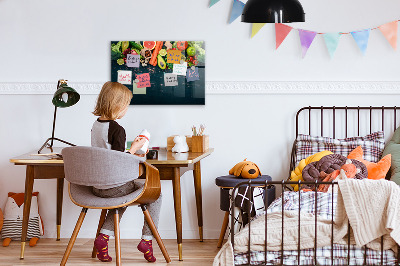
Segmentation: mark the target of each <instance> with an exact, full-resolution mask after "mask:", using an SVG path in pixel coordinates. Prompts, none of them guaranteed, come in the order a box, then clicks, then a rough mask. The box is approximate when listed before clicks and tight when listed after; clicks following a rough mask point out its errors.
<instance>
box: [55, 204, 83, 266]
mask: <svg viewBox="0 0 400 266" xmlns="http://www.w3.org/2000/svg"><path fill="white" fill-rule="evenodd" d="M86 212H87V208H82V211H81V214H80V215H79V218H78V221H77V222H76V225H75V229H74V232H72V236H71V239H70V240H69V243H68V246H67V249H66V250H65V253H64V256H63V258H62V260H61V263H60V265H61V266H64V265H65V264H66V263H67V260H68V257H69V254H70V253H71V250H72V247H73V246H74V243H75V240H76V237H77V236H78V233H79V230H80V229H81V226H82V223H83V220H84V219H85V216H86Z"/></svg>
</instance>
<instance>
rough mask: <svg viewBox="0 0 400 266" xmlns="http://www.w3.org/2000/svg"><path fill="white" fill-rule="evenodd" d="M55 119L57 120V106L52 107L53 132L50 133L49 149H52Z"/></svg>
mask: <svg viewBox="0 0 400 266" xmlns="http://www.w3.org/2000/svg"><path fill="white" fill-rule="evenodd" d="M56 118H57V106H54V117H53V131H52V132H51V144H50V148H52V147H53V140H54V131H55V129H56Z"/></svg>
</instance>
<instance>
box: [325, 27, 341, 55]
mask: <svg viewBox="0 0 400 266" xmlns="http://www.w3.org/2000/svg"><path fill="white" fill-rule="evenodd" d="M323 36H324V40H325V44H326V48H328V52H329V55H330V56H331V58H332V57H333V54H334V53H335V51H336V48H337V47H338V44H339V39H340V36H342V34H340V33H339V32H334V33H325V34H324V35H323Z"/></svg>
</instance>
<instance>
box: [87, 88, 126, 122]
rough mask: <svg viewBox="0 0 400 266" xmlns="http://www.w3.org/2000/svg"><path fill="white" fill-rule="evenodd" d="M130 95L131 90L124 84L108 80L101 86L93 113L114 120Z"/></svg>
mask: <svg viewBox="0 0 400 266" xmlns="http://www.w3.org/2000/svg"><path fill="white" fill-rule="evenodd" d="M132 97H133V94H132V92H131V91H130V90H129V89H128V88H127V87H126V86H125V85H122V84H121V83H118V82H111V81H108V82H106V83H104V85H103V87H102V88H101V91H100V94H99V96H98V97H97V102H96V107H95V108H94V111H93V114H94V115H96V116H103V117H106V118H107V119H110V120H115V119H117V118H118V115H119V113H120V112H121V111H122V109H123V108H124V107H125V105H127V104H129V103H130V101H131V99H132Z"/></svg>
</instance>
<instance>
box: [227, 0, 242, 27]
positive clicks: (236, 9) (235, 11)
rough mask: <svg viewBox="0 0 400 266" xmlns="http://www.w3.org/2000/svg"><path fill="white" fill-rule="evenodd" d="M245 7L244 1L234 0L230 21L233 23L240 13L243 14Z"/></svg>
mask: <svg viewBox="0 0 400 266" xmlns="http://www.w3.org/2000/svg"><path fill="white" fill-rule="evenodd" d="M243 8H244V3H243V2H241V1H239V0H233V5H232V11H231V17H230V18H229V23H232V22H233V21H234V20H235V19H237V18H238V17H239V16H240V15H242V11H243Z"/></svg>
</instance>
